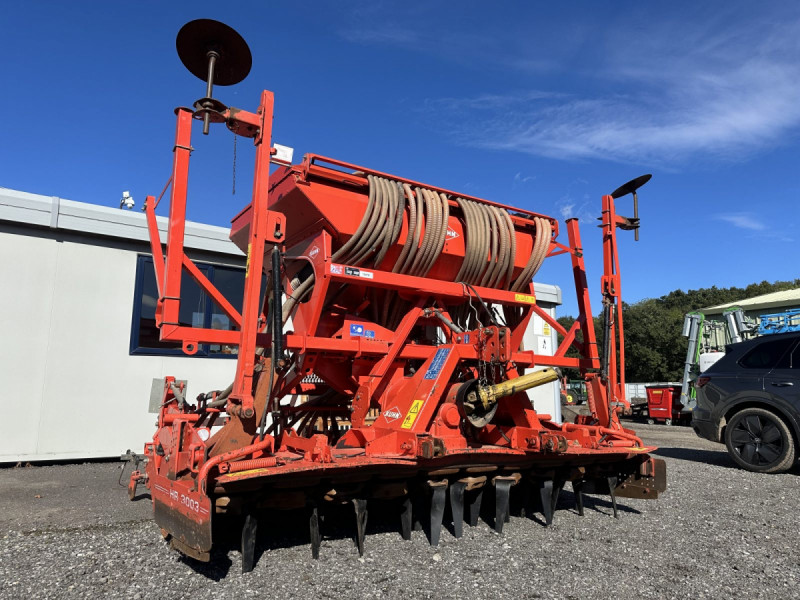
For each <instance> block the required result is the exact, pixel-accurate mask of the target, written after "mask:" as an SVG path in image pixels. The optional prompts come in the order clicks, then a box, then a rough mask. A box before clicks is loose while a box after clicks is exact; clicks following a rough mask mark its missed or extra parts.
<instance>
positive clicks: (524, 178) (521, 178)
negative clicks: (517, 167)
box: [514, 171, 536, 185]
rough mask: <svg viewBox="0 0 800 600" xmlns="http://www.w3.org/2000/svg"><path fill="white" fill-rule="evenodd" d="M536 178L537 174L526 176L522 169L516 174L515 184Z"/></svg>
mask: <svg viewBox="0 0 800 600" xmlns="http://www.w3.org/2000/svg"><path fill="white" fill-rule="evenodd" d="M535 179H536V176H535V175H527V176H524V175H523V174H522V172H521V171H520V172H518V173H517V174H516V175H514V185H522V184H525V183H528V182H529V181H533V180H535Z"/></svg>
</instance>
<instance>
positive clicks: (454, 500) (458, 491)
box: [450, 481, 467, 538]
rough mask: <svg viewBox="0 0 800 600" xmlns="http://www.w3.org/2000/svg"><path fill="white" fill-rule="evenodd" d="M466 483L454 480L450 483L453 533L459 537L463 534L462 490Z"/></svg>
mask: <svg viewBox="0 0 800 600" xmlns="http://www.w3.org/2000/svg"><path fill="white" fill-rule="evenodd" d="M466 487H467V484H466V483H464V482H463V481H456V482H454V483H452V484H451V485H450V512H452V513H453V534H454V535H455V536H456V537H457V538H460V537H461V536H462V535H463V534H464V490H465V489H466Z"/></svg>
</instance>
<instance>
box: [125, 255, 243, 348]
mask: <svg viewBox="0 0 800 600" xmlns="http://www.w3.org/2000/svg"><path fill="white" fill-rule="evenodd" d="M195 264H196V266H197V268H198V269H199V270H200V271H201V272H202V273H203V275H205V276H206V277H207V278H208V280H209V281H210V282H211V283H213V284H214V287H216V288H217V289H218V290H219V291H220V292H221V293H222V294H223V295H224V296H225V298H227V300H228V302H230V303H231V305H233V307H234V308H236V309H237V310H238V311H240V312H241V310H242V302H243V296H244V269H243V268H241V267H228V266H223V265H211V264H206V263H195ZM157 302H158V286H157V285H156V274H155V268H154V266H153V258H152V257H151V256H139V257H138V260H137V263H136V287H135V290H134V298H133V322H132V326H131V345H130V353H131V354H167V355H176V356H185V354H184V353H183V350H182V349H181V343H180V342H162V341H160V340H159V339H158V333H159V330H158V327H156V303H157ZM178 321H179V323H180V324H181V325H182V326H185V327H205V328H208V329H226V330H238V327H236V326H235V325H233V323H232V322H231V320H230V318H229V317H228V315H226V314H225V313H224V312H223V311H222V309H221V308H219V307H218V306H217V305H216V303H215V302H213V301H212V300H211V298H209V297H208V295H207V294H206V293H205V292H204V291H203V290H202V289H201V288H200V286H199V285H197V282H195V280H194V279H192V277H191V276H190V275H189V274H188V273H186V272H185V271H184V273H183V275H182V277H181V308H180V313H179V318H178ZM237 351H238V347H237V346H228V345H220V344H201V345H200V347H199V348H198V350H197V354H194V355H193V356H201V357H215V358H226V357H228V358H230V357H236V354H237Z"/></svg>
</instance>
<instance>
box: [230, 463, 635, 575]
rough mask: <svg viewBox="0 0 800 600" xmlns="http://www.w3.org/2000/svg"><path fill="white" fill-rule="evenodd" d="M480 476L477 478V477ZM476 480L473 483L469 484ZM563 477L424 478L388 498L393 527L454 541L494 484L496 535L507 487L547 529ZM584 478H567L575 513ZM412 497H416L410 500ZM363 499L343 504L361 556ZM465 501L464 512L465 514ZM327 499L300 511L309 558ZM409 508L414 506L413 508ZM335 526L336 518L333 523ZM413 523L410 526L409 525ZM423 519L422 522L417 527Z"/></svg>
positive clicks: (253, 528) (250, 550)
mask: <svg viewBox="0 0 800 600" xmlns="http://www.w3.org/2000/svg"><path fill="white" fill-rule="evenodd" d="M481 480H482V481H481ZM616 480H617V478H616V476H610V477H608V478H607V479H606V480H605V481H604V482H602V483H603V484H604V483H606V482H607V484H608V486H609V487H608V491H607V492H604V493H602V495H605V494H606V493H607V494H608V495H609V497H610V498H611V503H612V507H613V514H614V517H615V518H619V515H618V508H617V503H616V493H615V489H614V488H615V487H616ZM476 481H477V483H478V484H479V485H477V486H476V485H475V484H476ZM565 483H566V480H565V479H557V478H554V479H539V478H537V479H534V478H530V477H521V476H520V475H519V474H518V473H517V474H514V475H511V476H496V477H493V478H492V479H491V480H487V478H485V477H483V478H474V477H471V478H463V479H458V480H453V481H449V480H439V481H433V480H427V481H425V483H424V485H410V486H409V488H411V489H413V488H416V489H417V490H418V495H417V496H415V497H414V499H412V496H410V495H407V496H404V497H402V498H398V499H394V500H391V501H389V502H390V503H391V504H392V505H394V506H395V507H396V509H395V510H394V511H390V512H396V515H397V519H398V525H399V526H398V531H399V533H400V536H401V537H402V539H404V540H406V541H409V540H411V538H412V531H413V530H414V529H417V530H421V531H423V532H424V533H425V534H426V537H427V539H428V541H429V543H430V545H431V546H438V545H439V542H440V541H441V534H442V529H443V527H444V526H445V525H448V526H449V528H451V531H452V535H453V537H454V538H456V539H458V538H460V537H462V536H463V533H464V522H466V523H467V524H468V525H469V526H470V527H476V526H477V525H478V522H479V517H480V514H481V505H482V498H483V495H484V491H485V488H487V487H488V488H491V487H494V513H493V518H491V515H488V514H484V518H485V519H486V522H487V524H489V525H490V526H491V527H492V528H493V529H494V531H496V532H497V533H498V534H502V533H503V530H504V526H505V525H506V524H507V523H510V522H511V514H512V510H511V508H512V490H514V489H516V490H518V497H517V498H516V499H517V500H518V501H519V502H518V510H517V513H518V515H519V516H520V517H522V518H528V519H532V520H536V518H535V514H536V513H537V512H540V513H541V515H542V517H543V521H542V522H543V525H544V526H545V527H549V526H550V525H552V523H553V518H554V515H555V512H556V508H557V506H558V501H559V498H560V496H561V492H562V491H563V488H564V484H565ZM583 484H584V481H583V480H580V479H578V480H573V481H572V489H573V494H574V497H575V509H576V511H577V513H578V515H580V516H584V492H583V491H582V488H583ZM602 487H603V485H601V484H598V485H595V486H594V487H593V488H592V489H593V491H594V492H596V493H601V492H600V490H602ZM534 488H535V489H537V490H538V494H537V496H538V500H539V503H538V506H533V503H532V502H531V499H532V497H533V496H532V494H531V493H530V490H532V489H534ZM415 499H416V500H417V501H416V502H415ZM369 502H370V500H368V499H367V498H352V499H351V500H349V501H347V502H346V503H345V504H350V505H352V508H353V512H352V514H353V518H352V524H351V528H352V531H353V539H354V542H355V544H354V545H355V548H356V550H357V551H358V554H359V556H364V554H365V552H366V546H365V540H366V531H367V520H368V514H369ZM465 502H466V504H467V506H468V511H467V513H466V515H465ZM329 504H330V503H329V502H325V501H323V502H321V503H320V504H317V503H313V504H312V505H311V506H309V507H308V509H307V510H306V512H307V514H308V529H309V541H310V546H311V558H313V559H319V556H320V548H321V546H322V540H323V529H324V528H323V527H322V522H323V520H324V514H325V510H326V505H329ZM413 506H416V507H417V508H416V509H414V508H413ZM447 506H449V507H450V513H449V519H447V520H446V519H445V517H446V516H447V515H446V508H447ZM257 514H258V513H257V512H256V511H254V510H248V511H246V513H245V518H244V524H243V526H242V536H241V553H242V571H243V572H249V571H252V570H253V568H254V567H255V560H254V556H255V546H256V534H257V531H258V516H257ZM336 522H337V524H338V525H341V522H340V521H339V520H337V521H336ZM415 523H416V524H417V527H416V528H415V527H414V525H415ZM423 523H424V525H423Z"/></svg>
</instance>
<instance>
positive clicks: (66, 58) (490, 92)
mask: <svg viewBox="0 0 800 600" xmlns="http://www.w3.org/2000/svg"><path fill="white" fill-rule="evenodd" d="M236 6H237V10H236V11H233V10H231V9H230V8H229V7H227V6H222V5H220V4H218V3H213V4H212V3H203V2H195V3H191V4H189V3H184V4H177V3H166V2H158V3H157V2H128V3H124V4H123V3H111V2H107V3H98V2H83V3H82V2H69V3H66V2H34V1H32V2H24V3H23V2H17V3H6V5H5V6H4V8H3V15H2V18H0V33H2V39H3V41H4V47H5V51H6V53H7V55H8V56H7V59H6V60H5V61H4V68H3V76H4V81H3V89H4V93H3V94H0V108H2V114H3V115H4V119H3V122H2V125H0V131H2V140H3V143H2V146H0V186H3V187H8V188H13V189H19V190H24V191H29V192H34V193H40V194H47V195H58V196H61V197H63V198H69V199H73V200H79V201H83V202H92V203H96V204H102V205H106V206H117V205H118V202H119V198H120V195H121V191H122V190H131V192H132V194H133V196H134V197H135V198H136V200H137V201H138V202H139V203H141V200H142V199H143V198H144V196H145V195H146V194H158V193H159V191H160V190H161V188H162V187H163V185H164V183H165V181H166V180H167V178H168V176H169V171H170V160H171V147H172V142H173V135H174V117H173V113H172V109H173V108H174V107H175V106H178V105H191V104H192V102H194V100H196V99H197V98H199V97H201V96H202V95H204V91H205V88H204V84H203V83H202V82H200V80H198V79H195V78H194V77H193V76H192V75H191V74H189V73H188V71H186V70H185V69H184V68H183V66H182V65H181V63H180V61H179V59H178V57H177V55H176V53H175V44H174V40H175V35H176V34H177V31H178V30H179V29H180V27H181V25H183V23H185V22H186V21H189V20H192V19H195V18H215V19H219V20H222V21H224V22H226V23H228V24H229V25H231V26H232V27H234V28H235V29H237V30H238V31H239V32H240V33H241V34H242V35H243V37H244V38H245V39H246V40H247V41H248V43H249V45H250V48H251V50H252V53H253V69H252V71H251V73H250V76H249V77H248V78H247V79H246V80H245V81H244V82H242V83H241V84H238V85H236V86H232V87H227V88H221V87H220V88H217V93H216V95H217V97H218V98H220V99H221V100H222V101H223V102H225V103H226V104H228V105H232V106H238V107H241V108H245V109H254V108H255V107H256V106H257V103H258V97H259V92H260V90H262V89H269V90H272V91H273V92H274V93H275V96H276V111H275V122H274V130H273V135H274V141H275V142H277V143H281V144H284V145H288V146H292V147H294V148H295V158H296V159H299V158H300V157H301V156H302V154H303V153H305V152H314V153H318V154H323V155H328V156H332V157H336V158H340V159H342V160H346V161H349V162H353V163H356V164H363V165H365V166H369V167H371V168H375V169H378V170H381V171H386V172H389V173H395V174H397V175H401V176H404V177H409V178H412V179H416V180H420V181H425V182H429V183H431V184H434V185H438V186H441V187H445V188H449V189H453V190H456V191H461V192H464V193H466V194H471V195H475V196H479V197H484V198H487V199H491V200H495V201H498V202H502V203H505V204H510V205H514V206H519V207H522V208H526V209H529V210H533V211H537V212H541V213H545V214H550V215H553V216H557V217H566V216H577V217H579V218H580V219H581V221H582V234H583V242H584V247H585V248H586V258H587V266H588V269H589V277H590V283H591V285H592V290H591V291H592V293H593V294H594V297H593V299H594V308H595V311H599V309H600V304H599V299H598V297H597V294H596V292H597V291H599V275H600V268H601V262H600V260H601V254H600V235H599V230H598V229H597V228H596V227H595V225H596V221H595V220H594V219H595V217H597V216H598V215H599V210H600V197H601V195H602V194H604V193H609V192H610V191H611V190H613V189H614V188H616V187H617V186H618V185H620V184H622V183H624V182H625V181H627V180H629V179H631V178H633V177H636V176H638V175H640V174H642V173H653V179H652V181H651V182H650V183H649V184H647V186H646V187H645V188H643V189H642V191H641V194H640V216H641V218H642V229H641V241H640V242H638V243H635V242H634V241H633V236H632V234H628V233H625V232H621V247H620V259H621V268H622V274H623V295H624V297H625V299H626V300H627V301H629V302H635V301H637V300H641V299H643V298H648V297H657V296H661V295H663V294H665V293H667V292H669V291H671V290H673V289H677V288H680V289H684V290H687V289H695V288H699V287H708V286H711V285H717V286H721V287H722V286H731V285H739V286H744V285H747V284H749V283H752V282H755V281H761V280H765V279H766V280H768V281H774V280H777V279H791V278H795V277H798V268H797V265H798V263H800V261H798V258H800V252H798V250H797V243H798V238H799V237H800V235H798V220H800V208H798V200H800V178H799V177H798V170H799V168H798V167H800V138H798V134H799V133H800V127H798V126H799V125H800V4H798V3H796V2H788V1H787V2H760V3H756V2H731V1H726V2H703V3H698V2H669V3H666V2H662V3H656V2H641V1H638V2H623V1H620V2H614V3H610V2H607V3H600V2H588V1H587V2H570V3H557V2H506V3H494V4H491V5H490V4H488V3H485V2H469V1H465V2H458V3H456V2H436V1H432V2H430V1H429V2H420V3H410V2H350V1H340V2H329V3H323V2H314V1H310V2H304V3H288V2H267V1H263V2H253V3H236ZM490 6H491V10H487V8H488V7H490ZM193 145H194V146H195V148H196V150H197V151H196V152H195V153H194V155H193V163H192V174H191V175H192V183H191V187H190V206H189V216H190V218H192V219H194V220H198V221H202V222H206V223H211V224H216V225H223V226H224V225H227V224H228V222H229V219H230V218H231V217H232V216H233V215H234V214H236V212H238V210H239V209H240V208H241V207H242V206H243V205H244V204H246V203H247V201H248V194H249V190H250V187H251V182H252V159H253V151H252V147H251V146H250V145H249V144H248V143H247V141H246V140H241V139H240V140H239V143H238V147H237V150H238V151H237V163H236V172H237V179H236V190H237V193H236V195H235V196H232V194H231V187H232V186H231V183H232V173H233V139H232V136H231V135H230V134H229V133H228V132H227V131H225V130H223V129H221V128H216V129H212V135H210V136H208V137H203V136H202V135H200V131H199V129H198V130H196V132H195V138H194V140H193ZM629 198H630V197H628V199H623V200H621V201H620V203H619V206H618V210H619V212H620V213H621V214H631V212H632V211H631V208H630V204H631V203H630V199H629ZM561 239H562V241H563V242H565V243H566V232H564V235H563V236H562V238H561ZM537 280H540V281H543V282H548V283H555V284H558V285H560V286H562V288H564V297H565V306H564V310H563V311H562V312H561V314H564V313H570V312H574V307H575V303H574V301H573V300H572V297H573V296H574V292H572V287H571V286H572V283H571V282H572V277H571V272H570V268H569V262H568V259H567V258H566V257H557V258H553V259H551V260H549V261H546V263H545V265H544V267H543V268H542V270H541V271H540V273H539V275H538V276H537Z"/></svg>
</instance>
